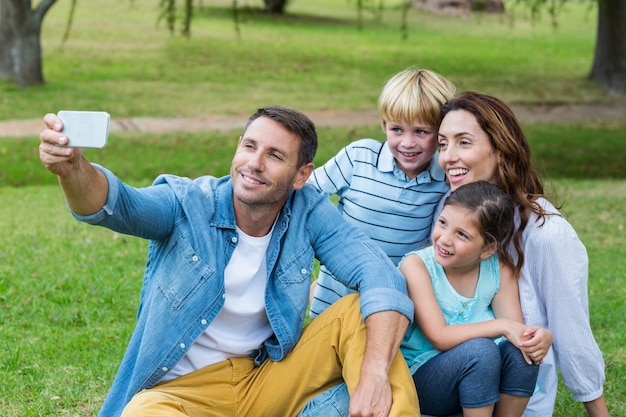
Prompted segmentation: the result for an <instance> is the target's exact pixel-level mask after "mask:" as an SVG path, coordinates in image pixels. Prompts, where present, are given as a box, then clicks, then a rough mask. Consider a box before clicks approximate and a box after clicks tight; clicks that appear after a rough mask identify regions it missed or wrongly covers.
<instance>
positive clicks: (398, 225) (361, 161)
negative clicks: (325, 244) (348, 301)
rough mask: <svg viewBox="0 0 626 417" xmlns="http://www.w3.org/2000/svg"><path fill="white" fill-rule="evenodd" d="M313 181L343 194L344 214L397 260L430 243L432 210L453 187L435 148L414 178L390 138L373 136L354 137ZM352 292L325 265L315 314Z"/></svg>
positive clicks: (314, 303)
mask: <svg viewBox="0 0 626 417" xmlns="http://www.w3.org/2000/svg"><path fill="white" fill-rule="evenodd" d="M310 181H311V182H312V183H313V185H315V186H316V187H317V188H319V189H320V190H321V191H322V192H326V193H328V194H336V195H338V196H339V202H338V204H337V208H338V209H339V211H340V212H341V213H342V215H343V217H344V218H345V219H346V220H347V221H348V222H349V223H352V224H354V225H356V226H357V227H358V228H360V229H361V230H362V231H363V232H365V234H366V235H368V236H369V237H370V238H371V239H372V240H374V241H375V242H376V243H377V244H378V245H379V246H380V247H381V248H382V249H383V251H384V252H385V253H386V254H387V256H389V257H390V258H391V260H392V261H393V262H394V263H395V264H398V262H399V261H400V260H401V259H402V257H403V256H404V255H405V254H406V253H408V252H410V251H413V250H417V249H421V248H423V247H424V246H427V245H428V244H429V243H430V232H431V227H432V223H433V212H434V211H435V208H436V207H437V204H438V203H439V200H440V199H441V197H442V196H443V195H444V194H445V193H446V192H447V191H448V188H449V187H448V185H447V184H446V183H445V172H444V171H443V169H442V168H441V167H440V166H439V164H438V163H437V155H436V154H435V156H434V157H433V159H432V161H431V163H430V165H429V166H428V168H427V169H426V170H424V171H423V172H421V173H420V174H419V175H418V176H417V177H416V178H413V179H409V178H408V177H407V175H406V174H405V173H404V172H403V171H402V170H400V168H398V166H397V165H396V163H395V160H394V157H393V154H392V153H391V150H390V149H389V146H388V145H387V142H380V141H377V140H374V139H361V140H358V141H355V142H352V143H351V144H350V145H348V146H346V147H345V148H343V149H342V150H341V151H340V152H339V153H338V154H337V155H335V157H333V158H332V159H330V160H329V161H328V162H326V163H325V164H324V165H322V166H321V167H319V168H317V169H316V170H315V171H314V172H313V175H312V177H311V180H310ZM349 292H352V291H351V290H349V289H347V288H346V287H345V286H344V285H343V284H341V283H339V282H338V281H336V280H335V279H334V278H333V277H332V275H331V274H330V273H329V272H328V271H327V270H326V268H324V267H323V266H322V268H321V270H320V274H319V276H318V282H317V287H316V289H315V293H314V297H313V300H312V301H311V316H312V317H316V316H317V315H318V314H320V313H321V312H322V311H323V310H325V309H326V307H328V306H329V305H330V304H332V303H333V302H335V301H336V300H338V299H339V298H340V297H342V296H343V295H346V294H348V293H349Z"/></svg>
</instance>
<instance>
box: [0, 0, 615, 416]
mask: <svg viewBox="0 0 626 417" xmlns="http://www.w3.org/2000/svg"><path fill="white" fill-rule="evenodd" d="M66 3H68V2H59V4H58V5H57V6H55V7H54V8H53V10H52V11H51V12H50V15H49V16H48V17H47V18H46V20H45V26H44V31H43V37H44V47H45V49H44V54H45V66H44V71H45V75H46V78H47V80H48V84H46V85H45V86H40V87H36V88H29V89H20V88H17V87H15V86H14V85H12V84H10V83H7V82H4V81H0V120H10V119H14V118H23V119H30V118H40V117H41V116H42V115H43V114H44V113H46V112H56V111H58V110H60V109H63V108H73V109H103V110H107V111H109V112H110V113H111V114H112V116H113V117H116V118H120V117H129V116H189V115H201V114H210V113H221V114H223V113H237V114H239V113H244V114H249V113H251V112H252V111H253V110H254V109H255V108H256V107H257V106H259V105H265V104H269V103H280V104H286V105H292V106H296V107H299V108H301V109H302V110H305V111H306V110H317V109H372V108H374V107H375V105H376V98H377V96H378V94H379V92H380V88H381V87H382V84H383V83H384V81H385V80H386V79H387V78H388V77H389V76H390V75H392V74H393V73H395V72H397V71H399V70H402V69H404V68H405V67H407V66H410V65H416V66H420V67H427V68H431V69H434V70H436V71H439V72H441V73H442V74H444V75H446V76H447V77H449V78H450V79H451V80H452V81H453V82H454V83H455V84H456V85H457V87H458V88H459V90H463V89H469V88H471V89H474V90H480V91H484V92H488V93H491V94H494V95H497V96H499V97H501V98H503V99H505V100H506V101H508V102H557V101H558V102H561V101H563V102H575V101H611V100H613V98H611V97H607V96H605V95H604V94H603V93H602V92H601V91H599V90H598V89H597V88H596V87H594V86H593V85H591V84H590V83H589V82H588V81H587V80H586V79H585V75H586V73H587V72H588V69H589V68H590V65H591V58H592V53H593V41H594V36H595V12H593V11H592V12H590V13H588V12H586V11H585V9H584V8H583V7H582V6H579V5H578V6H574V7H571V6H570V7H569V8H568V9H566V10H565V11H564V12H563V13H564V14H563V15H562V16H561V18H560V28H559V29H558V31H557V32H555V31H554V30H553V29H552V27H551V25H550V23H549V21H548V19H542V20H541V21H539V22H536V23H535V24H531V23H530V22H529V21H528V19H526V18H525V17H524V16H519V15H518V16H517V18H516V21H515V24H514V25H513V26H511V24H510V21H509V20H507V19H505V18H499V17H491V16H479V17H471V18H459V17H445V16H435V15H430V14H426V13H424V12H420V11H412V12H411V15H410V19H411V30H410V33H409V38H408V40H406V41H403V40H402V39H401V36H400V32H399V30H398V26H399V20H398V16H397V11H394V10H386V11H385V13H384V14H383V17H382V18H381V19H379V20H377V19H375V18H374V17H373V16H372V14H371V13H366V14H365V18H366V21H365V27H364V29H363V30H361V31H360V30H359V29H358V28H357V25H356V22H355V19H356V13H355V10H354V2H353V1H348V0H345V1H337V0H315V1H308V2H307V1H299V0H293V5H292V7H290V9H289V10H290V12H291V13H292V14H291V15H290V16H287V17H285V18H275V17H270V16H264V15H259V14H258V13H256V12H255V11H254V10H252V7H256V6H258V5H259V4H257V3H260V1H258V2H257V1H253V0H249V1H248V2H246V3H245V4H244V6H250V7H249V8H248V9H246V10H242V25H241V35H242V36H241V40H238V39H237V37H236V34H235V31H234V30H233V23H232V20H231V19H230V17H229V14H228V13H229V11H228V8H227V5H228V4H229V1H226V0H222V1H221V2H202V3H203V4H205V10H199V11H198V15H197V19H196V21H195V22H194V26H193V29H192V30H193V37H192V38H191V39H182V38H179V37H177V36H170V34H169V33H167V31H166V30H165V29H164V28H163V27H160V28H159V27H156V23H155V21H156V16H157V10H156V8H157V3H158V2H155V1H153V0H150V1H149V0H135V1H134V2H133V3H132V4H131V2H130V1H126V0H115V1H107V2H105V1H104V0H91V1H90V2H79V3H78V7H79V9H78V13H77V16H76V18H75V26H74V29H73V32H72V35H71V37H70V40H69V41H68V43H67V44H66V45H65V46H63V47H62V48H61V47H60V39H61V34H62V32H63V30H64V25H65V19H66V13H67V4H66ZM209 3H210V7H209ZM386 3H387V4H391V3H392V2H386ZM161 26H162V25H161ZM525 129H526V132H527V134H528V137H529V140H530V142H531V146H532V148H533V150H534V156H535V160H536V162H537V164H538V166H539V167H540V169H541V171H542V172H543V173H544V174H545V176H546V178H547V179H548V183H549V184H552V185H553V188H554V190H555V192H556V195H557V196H558V201H560V202H564V203H565V205H564V212H565V214H566V215H567V217H568V219H569V220H570V221H571V222H572V224H573V225H574V227H575V228H576V229H577V231H578V233H579V235H580V236H581V239H582V240H583V242H584V243H585V244H586V246H587V249H588V252H589V258H590V277H589V297H590V314H591V322H592V327H593V330H594V333H595V336H596V338H597V340H598V343H599V345H600V347H601V349H602V351H603V353H604V357H605V360H606V364H607V382H606V385H605V394H606V398H607V402H608V404H609V409H610V411H611V413H612V415H614V416H619V415H626V369H625V367H626V357H625V356H626V352H625V348H624V346H626V340H624V339H625V337H626V336H624V335H625V334H626V328H625V327H626V325H625V324H624V320H623V317H622V315H623V312H624V311H626V306H625V303H626V293H625V292H626V285H625V284H626V283H625V282H624V279H625V277H626V261H625V259H626V238H625V236H624V219H626V209H625V208H624V201H626V172H625V171H624V168H623V167H624V164H623V159H624V155H626V142H624V132H626V121H625V120H622V121H616V122H611V123H601V124H600V123H577V124H529V125H526V126H525ZM239 133H240V132H238V131H233V132H226V133H213V132H207V133H184V134H167V135H156V134H137V133H114V134H111V135H110V138H109V145H108V146H107V148H105V149H104V150H88V151H86V156H87V157H88V158H89V159H90V160H92V161H95V162H100V163H102V164H104V165H106V166H107V167H109V168H111V169H113V171H115V172H116V173H117V174H119V175H120V177H122V178H123V179H125V180H126V181H128V182H129V183H131V184H134V185H138V186H143V185H148V184H149V183H150V182H151V181H152V180H153V179H154V178H155V177H156V175H158V174H160V173H164V172H170V173H175V174H179V175H185V176H189V177H197V176H199V175H203V174H206V173H211V174H214V175H224V174H226V173H227V172H228V168H229V165H230V161H231V158H232V153H233V150H234V147H235V141H236V138H237V137H238V135H239ZM319 133H320V149H319V151H318V155H317V157H316V163H317V164H321V163H322V162H324V161H325V160H326V159H328V158H329V157H330V156H332V155H334V154H335V153H336V152H337V150H338V149H339V148H340V147H341V146H343V145H345V144H347V143H348V142H350V141H352V140H354V139H357V138H360V137H376V138H381V137H382V135H381V132H380V127H379V126H378V124H377V121H375V120H373V121H372V125H371V126H364V127H359V128H353V129H345V128H332V129H331V128H328V129H326V128H324V129H320V131H319ZM37 144H38V140H37V138H12V139H2V140H0V160H1V161H2V169H0V230H1V231H2V239H0V335H1V337H0V364H2V365H0V381H1V382H2V383H1V384H0V416H2V417H14V416H15V417H16V416H93V415H95V414H96V412H97V410H98V409H99V406H100V404H101V402H102V400H103V399H104V396H105V395H106V392H107V390H108V388H109V386H110V384H111V381H112V378H113V376H114V374H115V371H116V369H117V366H118V365H119V362H120V359H121V356H122V354H123V351H124V349H125V346H126V343H127V340H128V338H129V336H130V333H131V331H132V329H133V326H134V319H135V314H136V308H137V303H138V299H139V289H140V286H141V277H142V274H143V270H144V265H145V254H146V242H145V241H143V240H141V239H137V238H132V237H128V236H123V235H119V234H116V233H113V232H110V231H107V230H104V229H100V228H94V227H90V226H87V225H84V224H81V223H78V222H76V221H74V220H73V218H72V217H71V215H70V214H69V213H68V211H67V209H66V208H65V205H64V202H63V197H62V194H61V192H60V190H59V187H58V185H57V184H56V179H55V178H54V176H52V175H51V174H49V173H48V172H47V171H46V170H45V169H44V168H43V167H42V166H41V163H40V162H39V160H38V153H37ZM556 408H557V410H556V412H555V416H557V417H571V416H581V415H584V411H583V407H582V406H581V405H580V404H579V403H576V402H575V401H573V400H572V399H571V397H570V395H569V392H568V391H567V390H566V389H565V388H564V387H561V389H560V391H559V396H558V398H557V407H556Z"/></svg>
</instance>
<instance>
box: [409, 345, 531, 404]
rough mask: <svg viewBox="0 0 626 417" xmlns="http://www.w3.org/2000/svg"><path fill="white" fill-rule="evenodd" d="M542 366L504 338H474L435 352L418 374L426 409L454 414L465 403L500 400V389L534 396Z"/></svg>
mask: <svg viewBox="0 0 626 417" xmlns="http://www.w3.org/2000/svg"><path fill="white" fill-rule="evenodd" d="M538 373H539V366H537V365H529V364H527V363H526V361H525V360H524V357H523V355H522V352H520V350H519V349H517V348H516V347H515V346H514V345H512V344H511V343H510V342H509V341H507V340H504V341H502V342H501V343H500V344H499V345H497V344H495V343H494V342H493V341H492V340H491V339H485V338H479V339H471V340H468V341H467V342H465V343H462V344H460V345H458V346H456V347H454V348H452V349H450V350H448V351H446V352H442V353H440V354H439V355H437V356H435V357H434V358H432V359H431V360H429V361H428V362H427V363H425V364H424V365H422V366H421V367H420V368H419V369H418V370H417V371H416V372H415V373H414V374H413V381H414V382H415V387H416V389H417V393H418V397H419V402H420V409H421V411H422V413H424V414H429V415H433V416H450V415H455V414H459V413H462V409H463V407H467V408H477V407H483V406H486V405H489V404H494V403H496V402H497V401H498V400H499V398H500V393H505V394H511V395H518V396H525V397H530V396H531V395H532V393H533V391H534V388H535V383H536V381H537V375H538Z"/></svg>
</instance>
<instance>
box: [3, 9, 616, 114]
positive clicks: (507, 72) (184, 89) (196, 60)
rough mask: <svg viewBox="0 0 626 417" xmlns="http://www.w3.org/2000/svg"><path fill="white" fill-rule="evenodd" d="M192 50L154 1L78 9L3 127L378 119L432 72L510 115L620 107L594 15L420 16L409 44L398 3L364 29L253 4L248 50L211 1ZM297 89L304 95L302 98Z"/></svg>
mask: <svg viewBox="0 0 626 417" xmlns="http://www.w3.org/2000/svg"><path fill="white" fill-rule="evenodd" d="M200 3H202V4H203V5H204V6H202V7H199V8H198V10H197V13H196V16H195V20H194V22H193V27H192V37H191V38H190V39H184V38H182V37H180V36H172V35H170V34H169V32H168V31H167V30H166V28H165V25H164V24H163V23H160V24H159V23H157V16H158V8H157V4H158V2H156V1H154V0H134V1H132V2H131V1H130V0H115V1H107V0H90V1H89V2H78V9H77V12H76V16H75V18H74V24H73V28H72V32H71V35H70V38H69V40H68V41H67V43H66V44H64V45H62V43H61V39H62V35H63V31H64V30H65V25H66V21H67V13H68V10H67V8H68V4H69V2H58V4H57V5H55V6H54V7H53V8H52V10H51V11H50V12H49V13H48V16H47V17H46V18H45V20H44V27H43V33H42V38H43V57H44V75H45V78H46V80H47V84H46V85H45V86H40V87H35V88H28V89H22V88H18V87H16V86H14V85H12V84H11V83H8V82H6V81H0V120H11V119H31V118H40V117H41V116H42V115H43V114H45V113H47V112H56V111H58V110H61V109H85V110H89V109H102V110H106V111H108V112H110V113H111V115H112V116H113V117H114V118H119V117H129V116H188V115H198V114H210V113H239V112H243V113H244V114H248V113H251V112H252V111H253V110H254V109H255V108H256V107H258V106H261V105H267V104H274V103H280V104H285V105H291V106H294V107H297V108H300V109H302V110H309V111H310V110H317V109H326V108H331V109H371V108H374V107H375V104H376V98H377V96H378V93H379V92H380V89H381V87H382V84H383V83H384V81H385V80H386V79H387V78H389V77H390V76H391V75H392V74H394V73H396V72H398V71H400V70H402V69H404V68H406V67H409V66H418V67H424V68H430V69H433V70H435V71H438V72H440V73H441V74H443V75H445V76H446V77H448V78H449V79H450V80H451V81H453V82H454V83H455V84H456V85H457V87H458V89H459V90H465V89H470V88H471V89H474V90H479V91H483V92H486V93H490V94H494V95H496V96H498V97H501V98H503V99H504V100H506V101H508V102H545V101H550V102H577V101H610V100H613V99H614V98H612V97H609V96H606V95H605V94H604V93H603V92H602V91H601V90H600V89H598V88H597V87H596V86H594V85H593V84H592V83H591V82H590V81H588V80H587V79H586V76H587V74H588V73H589V70H590V69H591V63H592V58H593V50H594V39H595V30H596V29H595V22H596V14H595V10H593V9H592V10H587V9H586V8H585V7H584V6H582V5H580V4H579V3H577V2H574V3H572V5H570V6H568V7H565V8H564V9H563V10H562V12H561V15H560V18H559V22H560V26H559V27H558V29H556V30H555V29H554V28H553V26H552V24H551V22H550V19H548V18H547V17H543V18H541V19H539V20H537V21H535V22H531V21H530V20H529V19H528V18H527V17H526V16H525V15H524V13H521V12H517V13H516V15H515V19H514V20H511V19H510V18H508V17H498V16H487V15H484V16H474V17H454V16H439V15H433V14H429V13H426V12H424V11H421V10H418V9H415V10H412V11H411V12H410V13H409V23H410V25H409V27H410V30H409V36H408V38H407V39H406V40H403V39H402V36H401V32H400V29H399V27H400V17H399V12H398V9H397V7H394V6H397V4H398V0H387V1H385V4H386V6H387V10H385V11H384V12H383V14H382V17H381V18H375V17H374V16H373V15H372V14H371V13H366V14H365V15H364V19H365V21H364V27H363V29H361V30H360V29H359V28H358V26H357V22H356V9H355V2H354V1H348V0H333V1H330V0H316V1H308V2H307V1H293V2H292V3H293V4H292V5H291V7H289V9H288V10H289V12H290V13H289V15H287V16H285V17H273V16H268V15H265V14H262V13H259V12H258V9H257V8H258V7H260V5H261V1H260V0H256V1H252V0H250V1H249V2H245V3H243V6H248V7H242V8H241V24H240V28H241V31H240V33H241V37H240V38H238V36H237V32H236V31H235V29H234V23H233V20H232V17H231V10H230V9H229V5H230V1H225V0H222V1H220V2H200ZM296 86H297V87H296Z"/></svg>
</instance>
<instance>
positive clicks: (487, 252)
mask: <svg viewBox="0 0 626 417" xmlns="http://www.w3.org/2000/svg"><path fill="white" fill-rule="evenodd" d="M498 246H499V245H498V242H491V243H489V244H487V245H485V246H484V247H483V250H482V251H481V252H480V259H483V260H484V259H487V258H489V257H490V256H491V255H493V254H494V253H496V251H497V250H498Z"/></svg>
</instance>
